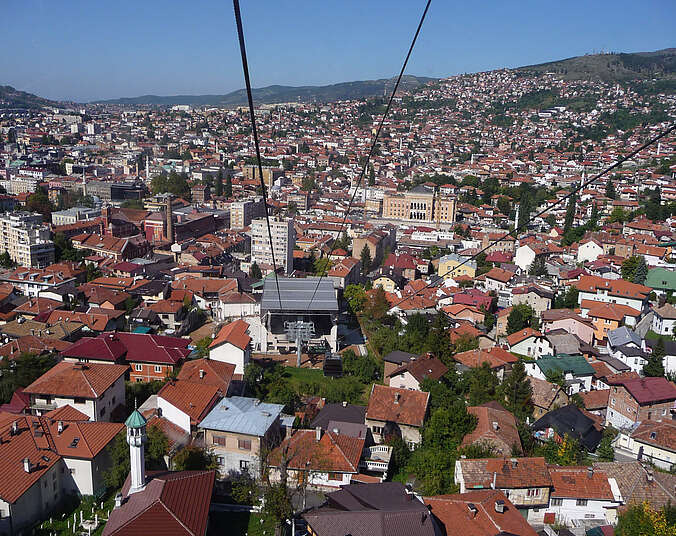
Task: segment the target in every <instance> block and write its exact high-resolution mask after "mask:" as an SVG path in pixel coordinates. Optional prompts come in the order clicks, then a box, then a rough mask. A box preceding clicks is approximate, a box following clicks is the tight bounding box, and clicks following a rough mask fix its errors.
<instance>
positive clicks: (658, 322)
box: [652, 303, 676, 335]
mask: <svg viewBox="0 0 676 536" xmlns="http://www.w3.org/2000/svg"><path fill="white" fill-rule="evenodd" d="M653 313H654V314H653V325H652V328H653V331H654V332H655V333H657V334H659V335H673V334H674V326H676V307H674V306H673V305H671V304H670V303H665V304H664V305H663V306H662V307H658V308H657V309H653Z"/></svg>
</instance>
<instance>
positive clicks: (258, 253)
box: [251, 218, 296, 274]
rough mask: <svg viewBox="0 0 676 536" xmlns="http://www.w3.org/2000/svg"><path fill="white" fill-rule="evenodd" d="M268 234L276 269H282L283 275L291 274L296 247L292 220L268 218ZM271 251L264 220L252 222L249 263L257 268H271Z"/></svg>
mask: <svg viewBox="0 0 676 536" xmlns="http://www.w3.org/2000/svg"><path fill="white" fill-rule="evenodd" d="M270 233H271V234H272V244H273V248H274V252H275V262H276V264H277V267H278V268H279V267H282V268H284V273H287V274H288V273H291V272H292V271H293V248H294V246H295V245H296V230H295V229H294V228H293V220H290V219H284V218H270ZM272 251H273V250H272V248H270V240H269V237H268V227H267V223H266V220H265V218H259V219H256V220H253V221H252V222H251V261H252V262H255V263H257V264H258V265H259V266H262V265H266V266H270V267H271V266H272V264H273V263H272Z"/></svg>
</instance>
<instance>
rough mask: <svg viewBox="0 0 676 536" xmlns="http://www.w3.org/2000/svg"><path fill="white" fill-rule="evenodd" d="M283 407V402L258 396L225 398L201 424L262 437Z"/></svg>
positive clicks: (222, 430)
mask: <svg viewBox="0 0 676 536" xmlns="http://www.w3.org/2000/svg"><path fill="white" fill-rule="evenodd" d="M283 409H284V405H283V404H269V403H267V402H261V401H260V400H258V399H256V398H247V397H243V396H233V397H230V398H223V399H221V401H220V402H219V403H218V404H216V406H214V409H212V410H211V411H210V412H209V414H208V415H207V416H206V417H205V418H204V420H202V422H201V423H200V424H199V426H200V428H208V429H209V430H219V431H221V432H234V433H238V434H247V435H252V436H258V437H262V436H264V435H265V433H266V432H267V431H268V429H269V428H270V426H272V423H273V422H275V419H277V417H278V416H279V415H280V413H282V410H283Z"/></svg>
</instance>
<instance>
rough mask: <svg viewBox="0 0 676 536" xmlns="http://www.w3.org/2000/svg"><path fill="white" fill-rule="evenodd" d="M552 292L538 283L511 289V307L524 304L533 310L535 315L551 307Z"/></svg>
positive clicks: (539, 314)
mask: <svg viewBox="0 0 676 536" xmlns="http://www.w3.org/2000/svg"><path fill="white" fill-rule="evenodd" d="M553 300H554V293H553V292H552V291H551V290H549V289H546V288H543V287H541V286H539V285H526V286H523V287H517V288H513V289H512V307H514V306H516V305H521V304H526V305H528V306H530V308H531V309H533V311H535V314H536V316H538V317H540V316H542V313H544V312H545V311H547V310H549V309H551V307H552V302H553Z"/></svg>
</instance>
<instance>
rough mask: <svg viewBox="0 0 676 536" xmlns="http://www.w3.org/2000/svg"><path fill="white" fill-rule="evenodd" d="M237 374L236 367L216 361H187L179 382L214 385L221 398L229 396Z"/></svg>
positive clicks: (207, 359)
mask: <svg viewBox="0 0 676 536" xmlns="http://www.w3.org/2000/svg"><path fill="white" fill-rule="evenodd" d="M234 374H235V365H233V364H231V363H224V362H222V361H216V360H214V359H209V358H202V359H191V360H189V361H186V362H185V363H184V364H183V366H182V367H181V370H180V372H179V373H178V376H177V377H176V379H177V380H183V381H190V382H194V383H202V384H206V385H214V386H216V388H217V389H218V394H219V395H220V396H227V395H228V392H229V391H230V385H231V382H232V379H233V376H234Z"/></svg>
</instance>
